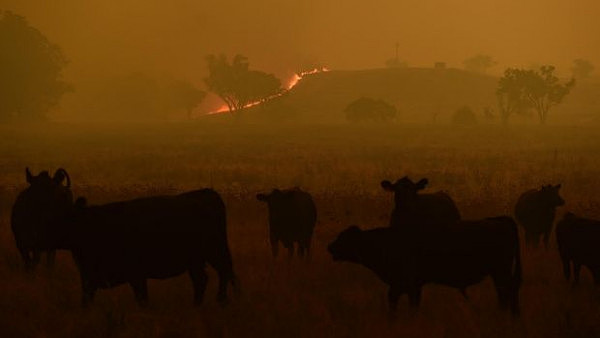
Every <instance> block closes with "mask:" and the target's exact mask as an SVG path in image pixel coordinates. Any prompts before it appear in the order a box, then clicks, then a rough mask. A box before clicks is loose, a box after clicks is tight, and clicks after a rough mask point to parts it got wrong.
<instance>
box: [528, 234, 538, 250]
mask: <svg viewBox="0 0 600 338" xmlns="http://www.w3.org/2000/svg"><path fill="white" fill-rule="evenodd" d="M525 242H526V243H527V246H531V247H533V248H535V249H537V247H538V244H539V242H540V234H538V233H533V232H531V231H525Z"/></svg>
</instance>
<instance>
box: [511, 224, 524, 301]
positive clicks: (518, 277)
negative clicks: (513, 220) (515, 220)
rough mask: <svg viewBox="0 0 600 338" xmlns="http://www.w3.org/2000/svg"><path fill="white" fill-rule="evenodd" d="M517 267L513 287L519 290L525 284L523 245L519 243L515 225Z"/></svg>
mask: <svg viewBox="0 0 600 338" xmlns="http://www.w3.org/2000/svg"><path fill="white" fill-rule="evenodd" d="M515 242H516V245H515V266H514V271H513V285H514V287H515V288H516V289H517V290H518V288H519V286H521V283H522V282H523V267H522V266H521V243H520V241H519V230H518V228H517V226H516V224H515Z"/></svg>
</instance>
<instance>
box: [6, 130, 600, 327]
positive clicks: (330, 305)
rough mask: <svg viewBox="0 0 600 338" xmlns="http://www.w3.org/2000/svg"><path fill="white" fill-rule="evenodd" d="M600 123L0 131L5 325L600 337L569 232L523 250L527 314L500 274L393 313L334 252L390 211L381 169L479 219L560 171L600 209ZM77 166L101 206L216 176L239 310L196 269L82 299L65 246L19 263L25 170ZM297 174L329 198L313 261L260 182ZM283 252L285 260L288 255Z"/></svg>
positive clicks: (570, 198)
mask: <svg viewBox="0 0 600 338" xmlns="http://www.w3.org/2000/svg"><path fill="white" fill-rule="evenodd" d="M599 132H600V128H599V127H592V126H583V127H581V126H580V127H561V126H546V127H539V126H512V127H509V128H503V127H500V126H495V125H482V126H477V127H474V128H453V127H450V126H432V125H409V126H400V125H392V126H374V125H373V126H349V125H299V126H298V125H297V126H292V125H287V126H269V125H264V124H263V125H253V124H248V123H231V122H222V121H213V122H211V121H199V122H189V123H167V124H163V125H157V124H129V125H110V124H103V125H95V126H91V125H82V124H67V123H60V124H48V125H42V126H0V336H1V337H20V336H30V337H69V336H71V337H104V336H117V337H130V336H133V337H190V336H211V337H212V336H215V337H249V336H256V337H332V336H338V337H385V336H394V337H404V336H408V337H412V336H419V337H507V336H514V337H590V336H598V335H600V293H599V292H598V290H596V289H594V287H593V286H592V282H591V277H590V276H589V274H588V272H587V271H584V276H583V282H582V284H581V285H580V286H578V287H576V288H573V287H571V286H570V285H569V284H568V283H566V282H565V281H564V280H563V277H562V274H561V268H560V262H559V259H558V254H557V252H556V248H555V244H554V243H553V247H552V248H550V250H543V249H538V250H534V249H531V248H526V249H523V260H524V262H523V264H524V284H523V287H522V289H521V290H522V291H521V300H522V301H521V305H522V316H521V317H520V318H519V319H516V320H514V319H511V318H510V316H509V315H507V314H505V313H502V312H500V311H498V310H497V307H496V299H495V294H494V292H493V287H492V283H491V281H489V280H486V281H485V282H483V283H482V284H480V285H476V286H473V287H471V288H470V289H468V295H469V298H470V299H469V301H465V300H464V299H463V298H462V296H461V295H460V293H458V292H457V291H455V290H452V289H449V288H445V287H441V286H435V285H431V286H427V287H426V288H425V290H424V298H423V303H422V307H421V308H420V309H419V311H418V312H417V313H415V314H413V313H410V311H409V310H408V305H407V300H406V298H403V299H402V302H401V304H400V310H399V314H398V318H397V319H396V320H395V321H390V320H389V319H388V316H387V312H386V309H387V307H386V306H387V305H386V287H385V285H384V284H383V283H382V282H380V281H379V280H378V279H377V278H376V277H375V276H374V275H373V274H372V273H371V272H369V271H368V270H366V269H364V268H362V267H359V266H356V265H350V264H339V263H333V262H332V261H331V259H330V257H329V256H328V254H327V253H326V251H325V247H326V245H327V244H328V243H329V242H330V241H331V240H332V239H333V238H334V237H335V235H336V234H337V232H339V231H340V230H342V229H344V228H345V227H347V226H348V225H349V224H359V225H361V226H362V227H364V228H371V227H376V226H382V225H385V224H386V223H387V220H388V217H389V213H390V211H391V208H392V202H393V201H392V196H391V195H390V194H388V193H386V192H384V191H383V190H382V189H381V188H380V186H379V182H380V181H381V180H382V179H394V180H395V179H397V178H399V177H401V176H404V175H409V176H410V177H412V178H415V179H419V178H422V177H427V178H428V179H429V181H430V187H429V188H428V190H427V191H436V190H446V191H448V192H449V194H450V195H451V196H452V197H453V198H454V199H455V201H456V203H457V205H458V206H459V208H460V210H461V213H462V214H463V216H464V217H465V218H479V217H484V216H494V215H500V214H512V208H513V205H514V203H515V202H516V199H517V197H518V196H519V194H520V193H521V192H523V191H525V190H528V189H531V188H536V187H539V186H540V185H542V184H548V183H562V184H563V190H562V196H563V197H564V199H565V200H566V201H567V204H566V206H565V207H564V208H562V209H561V210H560V212H559V215H562V213H563V212H564V211H566V210H570V211H574V212H576V213H579V214H581V215H585V216H588V217H594V218H600V195H599V192H600V180H598V175H599V174H600V155H598V154H600V138H599V137H598V134H599ZM26 166H29V167H30V168H31V169H32V170H33V171H34V172H38V171H40V170H44V169H47V170H52V171H53V170H55V169H56V168H58V167H64V168H66V169H67V170H68V172H69V173H70V174H71V178H72V181H73V191H74V193H75V195H76V196H86V197H87V198H88V200H89V201H90V202H91V203H103V202H107V201H115V200H122V199H127V198H132V197H138V196H148V195H153V194H163V193H177V192H180V191H185V190H189V189H196V188H199V187H206V186H210V187H213V188H215V189H216V190H217V191H219V192H220V193H221V194H222V195H223V197H224V199H225V201H226V204H227V208H228V217H229V230H228V231H229V240H230V245H231V248H232V251H233V255H234V264H235V269H236V272H237V274H238V275H239V277H240V279H241V281H242V295H241V296H240V297H239V298H237V299H233V300H232V302H231V303H230V304H229V305H228V306H227V307H225V308H222V307H220V306H219V305H218V304H217V303H216V301H215V297H216V285H215V284H216V283H215V281H216V276H215V274H214V273H213V272H212V271H209V273H210V276H211V280H210V282H209V290H208V291H207V300H206V303H205V304H204V305H203V306H202V307H200V308H194V307H193V306H192V289H191V284H190V282H189V280H188V277H187V276H180V277H178V278H174V279H169V280H165V281H151V282H150V284H149V291H150V306H149V307H148V308H146V309H140V308H138V307H137V306H136V305H135V303H134V300H133V295H132V292H131V290H130V289H129V288H128V287H127V286H121V287H118V288H116V289H111V290H106V291H101V292H100V293H99V294H98V295H97V299H96V302H95V303H94V305H93V306H92V307H91V308H90V309H87V310H82V309H81V308H80V306H79V297H80V289H79V276H78V274H77V271H76V268H75V266H74V264H73V262H72V260H71V257H70V255H69V254H68V253H65V252H63V253H60V254H59V257H58V260H57V266H56V267H55V269H54V271H52V272H49V271H46V270H45V269H38V271H36V272H35V273H33V274H26V273H24V272H23V271H22V264H21V261H20V259H19V257H18V255H17V252H16V249H15V247H14V242H13V238H12V233H11V232H10V226H9V215H10V207H11V205H12V203H13V201H14V198H15V196H16V194H17V193H18V191H20V190H21V189H23V188H24V187H25V182H24V168H25V167H26ZM289 186H300V187H302V188H303V189H306V190H308V191H310V192H311V193H312V194H313V196H314V197H315V200H316V203H317V207H318V210H319V220H318V224H317V228H316V234H315V238H314V242H313V248H314V249H313V254H312V258H311V260H310V261H300V260H298V259H293V260H291V261H289V260H288V259H287V258H286V257H279V258H278V259H273V258H272V257H271V256H270V248H269V245H268V242H267V238H268V237H267V211H266V207H265V205H264V204H262V203H259V202H258V201H256V199H255V195H256V193H257V192H261V191H268V190H270V189H272V188H274V187H289ZM284 256H285V255H284Z"/></svg>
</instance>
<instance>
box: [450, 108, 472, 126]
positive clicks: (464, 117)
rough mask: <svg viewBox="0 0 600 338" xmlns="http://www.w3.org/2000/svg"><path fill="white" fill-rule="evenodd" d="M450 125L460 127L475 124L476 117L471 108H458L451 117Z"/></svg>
mask: <svg viewBox="0 0 600 338" xmlns="http://www.w3.org/2000/svg"><path fill="white" fill-rule="evenodd" d="M452 123H454V124H461V125H473V124H477V116H475V113H474V112H473V110H472V109H471V108H469V107H468V106H464V107H462V108H459V109H458V110H456V111H455V112H454V114H453V115H452Z"/></svg>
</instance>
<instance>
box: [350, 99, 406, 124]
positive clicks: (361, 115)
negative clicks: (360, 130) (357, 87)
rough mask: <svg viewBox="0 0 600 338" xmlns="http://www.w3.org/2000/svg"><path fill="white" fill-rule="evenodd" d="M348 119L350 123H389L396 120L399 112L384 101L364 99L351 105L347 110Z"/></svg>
mask: <svg viewBox="0 0 600 338" xmlns="http://www.w3.org/2000/svg"><path fill="white" fill-rule="evenodd" d="M344 112H345V113H346V119H348V121H350V122H364V121H373V122H389V121H391V120H393V119H395V118H396V114H397V110H396V107H394V106H393V105H391V104H389V103H387V102H385V101H383V100H375V99H371V98H366V97H362V98H360V99H358V100H355V101H353V102H352V103H350V104H349V105H348V106H347V107H346V109H344Z"/></svg>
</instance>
